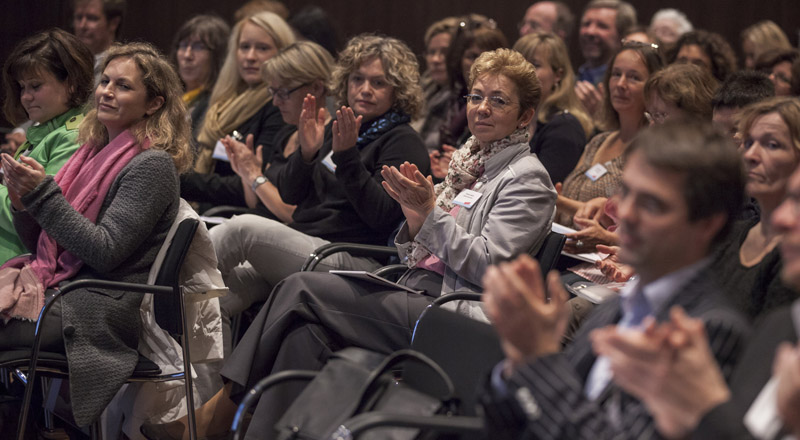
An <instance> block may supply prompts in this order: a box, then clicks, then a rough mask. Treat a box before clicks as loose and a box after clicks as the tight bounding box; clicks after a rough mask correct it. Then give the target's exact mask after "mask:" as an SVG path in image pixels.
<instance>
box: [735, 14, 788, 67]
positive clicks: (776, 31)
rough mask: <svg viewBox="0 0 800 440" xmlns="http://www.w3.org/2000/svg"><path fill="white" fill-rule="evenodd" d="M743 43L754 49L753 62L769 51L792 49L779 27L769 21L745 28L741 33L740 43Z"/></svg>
mask: <svg viewBox="0 0 800 440" xmlns="http://www.w3.org/2000/svg"><path fill="white" fill-rule="evenodd" d="M745 41H749V42H751V43H753V46H754V49H755V53H754V54H753V60H756V59H758V57H759V55H761V54H762V53H764V52H767V51H769V50H775V49H780V50H790V49H792V45H791V43H789V38H788V37H787V36H786V34H785V33H784V32H783V30H782V29H781V28H780V26H778V25H777V24H775V22H774V21H771V20H762V21H759V22H758V23H756V24H753V25H750V26H748V27H747V28H745V30H743V31H742V43H744V42H745Z"/></svg>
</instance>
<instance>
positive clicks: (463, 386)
mask: <svg viewBox="0 0 800 440" xmlns="http://www.w3.org/2000/svg"><path fill="white" fill-rule="evenodd" d="M197 226H198V220H197V219H191V218H190V219H186V220H183V221H182V222H181V223H180V224H179V225H178V229H177V231H176V233H175V235H174V236H173V239H172V241H171V242H170V243H165V246H168V247H167V252H166V257H165V259H164V262H163V263H162V265H161V267H160V269H159V271H158V276H157V278H156V282H155V284H154V285H147V284H132V283H120V282H113V281H104V280H78V281H74V282H71V283H68V284H66V285H64V286H62V287H61V288H60V290H59V292H58V294H57V295H56V296H55V297H54V298H53V299H52V300H50V301H49V302H48V303H47V304H46V305H45V307H44V308H43V310H42V312H41V313H40V316H39V320H38V322H37V326H36V334H35V342H34V344H33V347H31V349H30V350H13V351H6V352H4V353H0V372H2V377H3V379H4V381H7V380H8V379H9V377H10V374H9V373H11V374H13V375H14V376H15V377H16V378H17V379H18V380H20V381H21V382H22V383H24V384H25V393H24V397H23V401H22V409H21V412H20V416H19V424H18V428H17V436H16V438H17V439H18V440H23V439H24V438H25V428H26V426H27V423H28V417H29V413H30V406H31V401H32V397H33V390H34V384H35V383H36V378H37V376H38V375H41V379H42V382H43V386H44V380H45V379H50V378H68V365H67V359H66V356H65V355H64V354H61V353H51V352H43V351H41V350H40V347H39V345H40V344H39V339H40V329H41V328H42V326H43V323H44V322H45V321H46V319H47V312H48V310H50V307H51V306H52V303H53V300H54V299H55V298H57V297H60V296H62V295H66V294H69V293H70V292H73V291H75V290H76V289H80V288H86V287H100V288H104V289H111V290H118V291H130V292H144V293H153V294H155V296H154V308H155V316H156V321H157V322H158V324H159V325H160V326H161V327H162V328H164V329H165V330H167V331H168V332H170V333H171V334H173V335H174V336H175V338H176V339H177V340H178V341H179V342H181V346H182V349H183V361H184V370H183V371H181V372H178V373H175V374H166V375H165V374H162V372H161V370H160V369H159V367H158V366H157V365H156V364H154V363H153V362H152V361H150V360H149V359H147V358H145V357H144V356H140V359H139V362H138V364H137V366H136V368H135V370H134V372H133V374H132V375H131V377H130V379H129V382H143V381H152V382H162V381H169V380H176V379H183V380H184V388H185V393H186V399H187V408H188V409H189V411H188V419H189V435H190V438H192V439H194V438H196V433H195V431H196V430H195V422H194V400H193V394H192V379H191V374H186V372H189V371H191V367H190V363H191V359H190V357H189V347H188V342H187V340H186V338H183V337H182V335H185V334H188V332H189V329H188V324H187V321H186V319H185V317H186V310H185V307H184V292H183V289H182V287H181V286H180V284H179V279H178V276H179V273H180V268H181V266H182V265H183V261H184V258H185V256H186V254H187V251H188V249H189V246H190V245H191V242H192V239H193V237H194V235H195V231H196V230H197ZM564 241H565V237H564V236H563V235H561V234H557V233H554V232H551V233H550V234H548V236H547V237H546V239H545V242H544V243H543V245H542V247H541V249H540V250H539V252H538V253H537V254H536V258H537V259H538V260H539V262H540V264H541V267H542V270H543V272H545V273H546V272H548V271H549V270H550V269H552V268H553V267H554V266H555V263H556V261H557V260H558V257H559V254H560V253H561V249H562V247H563V245H564ZM336 252H350V253H353V254H356V255H358V256H369V257H375V258H389V257H391V256H393V255H396V250H395V249H394V248H392V247H385V246H370V245H356V244H348V243H332V244H329V245H325V246H323V247H321V248H319V249H317V250H316V251H315V252H314V253H312V254H311V255H310V256H309V258H308V260H307V261H306V263H305V264H304V265H303V267H302V270H313V269H314V268H315V267H316V265H317V264H318V263H319V262H320V261H321V260H322V259H324V258H325V257H327V256H329V255H332V254H334V253H336ZM404 268H405V266H403V265H389V266H386V267H383V268H381V269H378V270H377V271H376V273H377V274H379V275H391V274H392V273H397V272H399V271H400V270H401V269H404ZM456 299H472V300H479V299H480V295H479V294H474V293H458V292H457V293H454V294H451V295H446V296H444V297H441V298H438V299H437V300H436V301H434V303H433V304H432V306H431V307H429V308H428V309H426V310H425V311H424V312H423V313H422V315H421V316H420V318H419V320H418V322H417V325H416V327H415V331H414V337H413V342H412V349H414V350H418V351H420V352H422V353H424V354H427V355H428V356H429V357H431V358H432V359H433V360H434V361H435V362H436V363H438V364H439V365H440V366H441V367H442V368H443V369H444V370H445V371H446V372H447V373H448V374H449V375H450V376H451V378H452V379H453V382H454V384H455V387H456V390H457V392H458V397H459V398H460V399H461V401H462V403H463V407H464V408H473V407H474V404H475V402H476V396H475V394H474V383H475V381H476V378H480V377H482V375H483V374H485V373H486V371H487V369H488V368H491V366H492V365H494V364H496V363H497V362H498V361H499V360H500V359H502V350H500V345H499V342H498V340H497V338H496V336H495V334H494V331H493V329H492V328H491V326H489V325H487V324H484V323H481V322H477V321H474V320H471V319H468V318H465V317H462V316H460V315H457V314H455V313H452V312H449V311H446V310H443V309H441V308H440V307H439V305H441V304H442V303H444V302H446V301H450V300H456ZM465 332H468V333H465ZM464 334H469V335H470V337H469V346H465V345H463V344H462V345H459V344H458V342H459V341H464V339H465V338H464V336H463V335H464ZM476 341H480V343H479V344H476ZM465 365H470V366H473V367H474V368H469V369H465V368H463V367H464V366H465ZM290 374H292V373H286V374H284V375H290ZM307 377H308V378H309V379H310V378H311V377H312V375H311V374H307ZM403 380H404V381H405V383H407V384H409V385H410V386H412V387H414V388H415V389H418V390H420V391H422V392H426V390H429V389H430V384H428V383H427V382H426V378H425V375H424V374H421V373H420V372H415V371H414V368H413V367H411V366H409V367H408V368H407V369H406V371H404V372H403ZM265 381H266V382H267V383H269V382H270V381H273V382H274V381H275V379H274V378H273V379H270V378H266V379H265ZM263 388H265V387H264V386H263V384H261V385H260V386H256V389H263ZM253 394H256V393H253ZM248 402H249V400H245V401H244V402H242V406H241V407H240V412H241V413H242V414H243V413H244V412H245V411H246V410H247V408H246V406H247V404H248ZM471 414H472V413H471ZM50 417H52V416H49V415H46V417H45V422H46V424H47V422H48V420H49V418H50ZM242 420H243V417H237V418H236V420H235V421H234V425H233V427H232V428H233V430H234V432H235V435H236V436H237V438H238V436H240V435H241V431H242V428H243V423H241V421H242ZM420 423H421V424H422V425H423V426H424V427H427V428H428V429H433V430H444V431H447V432H462V433H463V432H470V431H475V430H476V429H480V428H481V427H482V422H481V420H480V419H478V418H475V417H474V414H472V417H471V418H469V417H468V418H452V417H446V416H435V417H433V418H430V419H426V420H420V419H419V418H417V417H413V418H409V417H405V418H404V417H402V416H392V415H391V414H364V415H360V416H359V417H357V418H356V419H353V420H352V421H349V422H348V424H347V425H346V426H347V429H348V430H349V431H350V432H351V433H352V434H353V438H355V436H356V435H357V433H359V432H362V431H364V430H367V429H371V428H373V427H377V426H384V425H387V424H391V425H395V426H407V425H410V424H414V425H415V426H416V425H419V424H420ZM89 433H90V436H91V438H92V439H99V438H101V433H100V426H99V422H96V423H95V424H93V425H92V426H91V427H90V429H89Z"/></svg>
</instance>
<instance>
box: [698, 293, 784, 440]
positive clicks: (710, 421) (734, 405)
mask: <svg viewBox="0 0 800 440" xmlns="http://www.w3.org/2000/svg"><path fill="white" fill-rule="evenodd" d="M781 342H791V343H792V344H796V343H797V333H796V330H795V326H794V321H793V320H792V308H791V307H783V308H780V309H778V310H776V311H774V312H773V313H770V314H769V315H767V316H766V317H764V319H763V321H761V322H760V323H759V324H758V325H757V329H756V331H754V333H753V337H752V338H750V340H749V342H748V343H747V347H746V348H745V350H744V351H743V352H742V358H741V361H740V362H739V363H738V364H737V365H736V369H735V370H734V371H733V375H732V376H731V396H732V398H731V400H729V401H728V402H725V403H723V404H721V405H719V406H717V407H716V408H714V409H713V410H711V411H710V412H709V413H708V414H706V415H705V416H704V417H703V418H702V419H701V420H700V424H699V425H698V426H697V429H696V430H695V432H694V433H693V435H692V437H693V438H698V439H701V438H726V439H751V438H753V436H752V435H751V434H750V432H748V431H747V428H746V427H745V426H744V423H742V420H743V418H744V415H745V414H746V413H747V411H748V410H749V409H750V405H752V404H753V401H754V400H755V399H756V397H758V394H759V393H760V392H761V389H762V388H764V386H765V385H766V384H767V382H768V381H769V380H770V378H771V377H772V359H773V358H774V357H775V350H776V349H777V348H778V345H779V344H780V343H781Z"/></svg>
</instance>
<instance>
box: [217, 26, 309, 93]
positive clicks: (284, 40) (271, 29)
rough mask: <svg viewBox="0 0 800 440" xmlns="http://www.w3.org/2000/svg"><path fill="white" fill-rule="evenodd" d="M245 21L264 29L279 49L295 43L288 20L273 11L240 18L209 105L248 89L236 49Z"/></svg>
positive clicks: (229, 42) (232, 33) (231, 37)
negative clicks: (240, 73)
mask: <svg viewBox="0 0 800 440" xmlns="http://www.w3.org/2000/svg"><path fill="white" fill-rule="evenodd" d="M245 23H251V24H254V25H256V26H258V27H260V28H261V29H263V30H264V31H265V32H266V33H267V34H268V35H269V36H270V38H272V41H274V42H275V48H276V49H278V50H281V49H283V48H284V47H286V46H288V45H290V44H292V43H294V41H295V38H294V33H293V32H292V29H291V28H290V27H289V25H288V24H286V22H285V21H284V20H283V19H282V18H281V17H279V16H278V15H277V14H275V13H272V12H259V13H258V14H254V15H251V16H249V17H247V18H245V19H243V20H240V21H239V22H238V23H236V25H235V26H234V27H233V30H232V31H231V36H230V38H229V40H228V54H227V55H226V56H225V62H224V63H223V64H222V68H221V69H220V71H219V78H218V79H217V83H216V84H214V89H213V90H212V91H211V98H210V99H209V103H208V105H209V107H212V106H213V105H214V104H216V103H217V102H220V101H227V100H228V99H231V98H233V97H235V96H237V95H238V94H239V93H241V92H242V91H244V90H245V89H247V87H248V86H247V83H245V82H244V80H243V79H242V77H241V76H240V75H239V69H238V66H237V61H236V51H237V50H238V49H239V37H241V35H242V28H243V27H244V25H245Z"/></svg>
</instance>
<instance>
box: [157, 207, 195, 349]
mask: <svg viewBox="0 0 800 440" xmlns="http://www.w3.org/2000/svg"><path fill="white" fill-rule="evenodd" d="M199 223H200V222H199V220H197V219H194V218H187V219H185V220H183V221H181V223H180V224H179V225H178V229H177V230H176V231H175V235H174V236H173V237H172V242H171V243H170V245H169V248H167V253H166V255H165V256H164V261H163V263H162V264H161V268H160V269H159V271H158V275H156V281H155V284H156V285H158V286H167V287H172V288H173V289H175V292H177V291H178V290H177V289H178V288H179V287H178V281H179V278H180V272H181V266H182V265H183V260H184V258H186V254H187V253H188V252H189V247H190V246H191V245H192V239H193V238H194V234H195V231H197V226H198V224H199ZM180 307H181V297H180V295H153V309H154V311H155V317H156V322H157V323H158V325H159V326H161V328H163V329H164V330H166V331H168V332H169V333H170V334H172V335H181V334H183V327H182V326H181V323H180V321H179V320H176V319H175V317H176V316H181V312H180Z"/></svg>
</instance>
